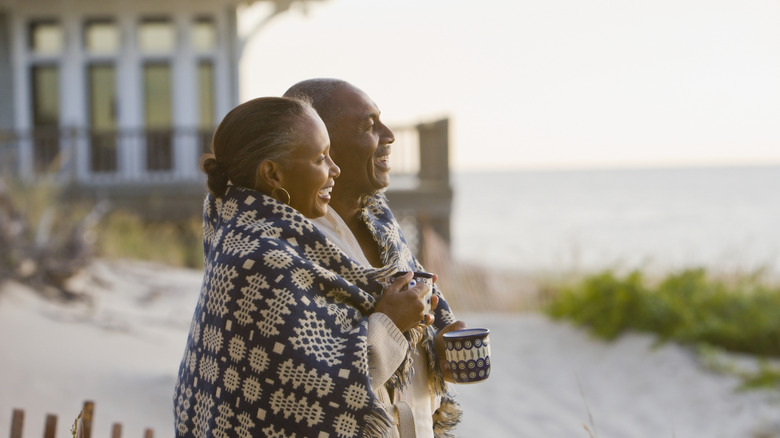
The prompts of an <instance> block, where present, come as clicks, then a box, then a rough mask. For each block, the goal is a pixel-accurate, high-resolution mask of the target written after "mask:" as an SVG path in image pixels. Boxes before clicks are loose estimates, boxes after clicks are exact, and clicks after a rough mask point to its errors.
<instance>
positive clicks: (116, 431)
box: [111, 423, 122, 438]
mask: <svg viewBox="0 0 780 438" xmlns="http://www.w3.org/2000/svg"><path fill="white" fill-rule="evenodd" d="M111 438H122V425H121V424H119V423H114V424H113V425H112V426H111Z"/></svg>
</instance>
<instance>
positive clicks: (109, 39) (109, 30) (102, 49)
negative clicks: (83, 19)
mask: <svg viewBox="0 0 780 438" xmlns="http://www.w3.org/2000/svg"><path fill="white" fill-rule="evenodd" d="M84 47H85V48H86V49H87V51H88V52H89V53H91V54H116V53H118V52H119V29H118V28H117V25H116V23H114V21H112V20H89V21H87V23H86V24H85V25H84Z"/></svg>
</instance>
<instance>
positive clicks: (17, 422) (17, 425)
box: [11, 409, 24, 438]
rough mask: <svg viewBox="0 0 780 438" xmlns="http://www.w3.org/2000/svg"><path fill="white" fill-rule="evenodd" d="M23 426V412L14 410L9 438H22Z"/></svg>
mask: <svg viewBox="0 0 780 438" xmlns="http://www.w3.org/2000/svg"><path fill="white" fill-rule="evenodd" d="M23 426H24V411H23V410H22V409H14V414H13V417H11V438H22V427H23Z"/></svg>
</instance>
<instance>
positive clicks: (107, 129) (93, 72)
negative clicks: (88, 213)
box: [87, 64, 117, 172]
mask: <svg viewBox="0 0 780 438" xmlns="http://www.w3.org/2000/svg"><path fill="white" fill-rule="evenodd" d="M87 89H88V93H89V97H88V99H89V122H90V134H89V135H90V169H91V170H92V171H93V172H114V171H116V170H117V148H116V138H117V136H116V127H117V126H116V125H117V124H116V68H115V67H114V65H113V64H93V65H90V66H89V67H88V70H87Z"/></svg>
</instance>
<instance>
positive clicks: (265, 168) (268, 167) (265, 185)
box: [255, 160, 282, 193]
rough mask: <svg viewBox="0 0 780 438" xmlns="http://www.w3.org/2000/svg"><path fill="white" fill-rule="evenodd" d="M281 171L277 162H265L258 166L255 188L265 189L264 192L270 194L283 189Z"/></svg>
mask: <svg viewBox="0 0 780 438" xmlns="http://www.w3.org/2000/svg"><path fill="white" fill-rule="evenodd" d="M280 170H281V168H280V166H279V164H278V163H276V162H275V161H271V160H263V162H262V163H260V165H258V166H257V171H256V172H255V188H256V189H264V191H267V192H268V193H270V192H271V190H273V189H278V188H279V187H282V175H281V172H280Z"/></svg>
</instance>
